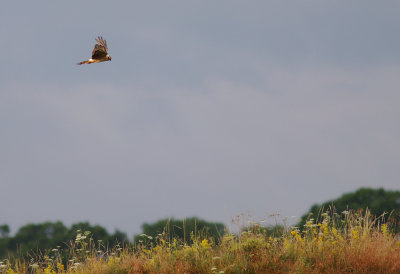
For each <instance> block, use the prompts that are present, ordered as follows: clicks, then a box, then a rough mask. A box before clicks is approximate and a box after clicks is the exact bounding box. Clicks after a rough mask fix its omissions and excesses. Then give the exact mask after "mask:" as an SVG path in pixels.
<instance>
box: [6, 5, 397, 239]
mask: <svg viewBox="0 0 400 274" xmlns="http://www.w3.org/2000/svg"><path fill="white" fill-rule="evenodd" d="M25 2H26V3H25V4H24V5H22V4H21V3H20V2H15V1H14V2H11V1H7V2H6V3H2V4H1V7H0V37H1V39H0V49H1V53H0V63H1V65H0V128H1V134H0V187H1V191H0V224H1V223H7V224H9V225H11V227H12V229H13V230H14V231H15V230H16V229H17V228H18V227H20V226H21V225H25V224H27V223H30V222H43V221H48V220H49V221H56V220H61V221H63V222H64V223H65V224H67V225H70V224H72V223H75V222H79V221H86V220H88V221H90V222H91V223H93V224H100V225H102V226H105V227H106V228H108V229H109V231H110V232H112V231H113V230H114V229H115V228H118V229H121V230H123V231H125V232H128V233H129V234H130V235H131V234H132V233H139V232H140V225H141V224H142V223H143V222H152V221H155V220H158V219H160V218H166V217H171V216H174V217H177V218H182V217H185V216H192V215H196V216H199V217H201V218H204V219H206V220H210V221H221V222H224V223H229V222H230V220H231V218H232V217H233V216H235V215H237V214H240V213H241V212H243V211H248V212H250V213H251V214H252V215H253V216H254V219H255V220H262V219H264V218H265V217H267V216H269V215H270V214H273V213H279V214H281V216H282V217H285V216H288V217H291V216H297V217H299V216H300V215H302V214H303V213H305V212H306V210H307V209H308V208H309V207H310V206H311V205H312V204H314V203H317V202H323V201H325V200H328V199H332V198H336V197H338V196H340V195H341V194H343V193H344V192H348V191H354V190H356V189H357V188H359V187H384V188H386V189H397V190H398V189H399V175H400V169H399V163H400V127H399V122H398V118H399V116H400V107H399V104H400V103H399V102H400V95H399V89H398V87H399V86H400V83H399V82H400V80H399V79H400V78H399V75H400V54H399V49H400V35H399V28H400V17H399V16H398V15H399V12H400V3H399V2H398V1H384V2H382V1H379V2H377V1H365V0H360V1H351V2H349V1H320V0H318V1H282V0H279V1H266V0H262V1H261V0H260V1H235V0H230V1H227V0H226V1H223V0H219V1H211V0H209V1H208V0H207V1H197V2H194V1H183V0H182V1H146V2H143V1H117V2H116V3H115V2H110V1H95V2H94V1H93V2H91V3H87V2H88V1H87V2H85V3H80V2H79V3H77V2H71V1H25ZM98 35H103V36H104V38H105V39H106V40H107V42H108V45H109V51H110V55H111V56H112V61H111V62H107V63H101V64H94V65H86V66H77V65H76V63H77V62H79V61H82V60H84V59H85V58H88V57H89V56H90V54H91V51H92V49H93V46H94V43H95V41H94V38H95V37H96V36H98Z"/></svg>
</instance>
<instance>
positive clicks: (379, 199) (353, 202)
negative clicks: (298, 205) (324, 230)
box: [298, 188, 400, 231]
mask: <svg viewBox="0 0 400 274" xmlns="http://www.w3.org/2000/svg"><path fill="white" fill-rule="evenodd" d="M366 208H368V210H370V212H371V214H373V215H374V216H376V217H379V216H382V214H384V213H386V214H387V215H386V218H385V219H384V220H386V221H390V222H389V223H390V224H391V225H392V227H393V229H394V230H395V231H398V228H399V225H400V223H399V221H400V218H399V217H400V191H387V190H384V189H383V188H379V189H372V188H360V189H358V190H357V191H355V192H351V193H345V194H343V195H342V196H341V197H340V198H338V199H335V200H330V201H327V202H325V203H322V204H314V205H313V206H312V207H311V208H310V210H309V212H308V213H306V214H304V215H303V216H302V217H301V220H300V222H299V223H298V226H299V227H300V228H302V227H303V225H304V224H305V223H306V221H307V219H309V218H314V219H315V220H316V221H320V218H321V213H323V212H326V211H327V210H328V209H331V211H332V209H333V210H334V211H336V212H337V213H339V214H340V213H342V212H343V211H345V210H360V209H362V210H365V209H366ZM389 214H390V215H389Z"/></svg>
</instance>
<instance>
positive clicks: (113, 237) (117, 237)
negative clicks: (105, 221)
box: [68, 222, 129, 247]
mask: <svg viewBox="0 0 400 274" xmlns="http://www.w3.org/2000/svg"><path fill="white" fill-rule="evenodd" d="M78 230H80V231H82V232H85V231H90V232H91V234H90V235H91V237H92V238H93V240H94V242H95V243H96V244H97V243H98V241H99V240H101V241H102V242H103V243H104V244H105V245H106V247H113V246H115V245H116V244H121V245H124V244H128V243H129V241H128V237H127V235H126V234H125V233H123V232H121V231H119V230H116V231H115V232H114V234H109V233H108V232H107V230H106V229H105V228H104V227H102V226H99V225H94V226H92V225H90V224H89V223H88V222H81V223H76V224H73V225H72V226H71V228H70V229H69V231H68V238H69V239H75V237H76V234H77V231H78Z"/></svg>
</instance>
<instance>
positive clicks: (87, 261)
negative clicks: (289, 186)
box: [0, 211, 400, 273]
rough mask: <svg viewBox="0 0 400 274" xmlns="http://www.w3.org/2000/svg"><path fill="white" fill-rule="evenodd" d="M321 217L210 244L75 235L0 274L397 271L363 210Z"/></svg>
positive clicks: (385, 235) (6, 265)
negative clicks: (128, 242)
mask: <svg viewBox="0 0 400 274" xmlns="http://www.w3.org/2000/svg"><path fill="white" fill-rule="evenodd" d="M322 216H323V218H322V221H321V222H318V223H316V222H314V221H313V219H309V220H308V221H307V223H306V225H305V226H304V227H302V228H297V227H287V228H285V229H284V230H283V231H281V233H277V234H275V235H272V234H271V233H268V232H267V231H268V230H265V229H263V227H262V226H260V225H259V224H252V225H251V226H250V227H247V228H245V227H242V229H241V231H240V232H239V233H237V234H233V233H226V234H225V235H223V236H221V239H219V241H218V242H219V243H218V245H216V244H215V241H214V240H213V239H210V238H207V237H206V235H194V233H192V234H191V237H192V241H191V243H190V244H187V241H186V243H185V241H183V240H178V239H170V238H169V237H166V235H165V233H163V234H161V235H159V236H158V237H157V241H156V244H146V243H145V242H143V243H141V244H140V245H138V246H135V247H119V246H116V247H113V248H111V249H107V248H105V247H104V246H103V245H102V244H101V243H94V242H93V241H92V240H91V237H90V234H89V233H86V234H85V233H84V232H83V233H82V232H78V235H77V238H76V239H75V241H73V242H72V243H71V244H70V245H69V247H68V248H67V249H66V250H64V251H63V252H64V255H63V256H65V253H66V254H67V255H68V256H67V257H68V258H67V259H63V258H65V257H63V256H62V255H61V254H62V253H63V252H61V250H59V249H54V250H52V251H49V252H48V253H46V254H41V255H38V256H37V257H36V258H35V257H32V259H31V260H30V261H21V260H18V259H15V260H11V259H10V260H5V261H3V262H1V264H0V273H28V272H30V273H287V272H289V273H311V272H312V273H350V272H351V273H400V239H398V237H396V235H393V233H392V232H391V231H390V229H389V226H388V225H387V224H385V223H384V224H382V223H381V222H380V220H381V219H379V218H374V217H372V216H371V215H370V214H369V212H368V211H365V213H361V212H347V211H345V212H343V213H341V214H340V215H339V214H330V212H328V213H325V214H322ZM149 240H153V239H149ZM65 260H66V261H65Z"/></svg>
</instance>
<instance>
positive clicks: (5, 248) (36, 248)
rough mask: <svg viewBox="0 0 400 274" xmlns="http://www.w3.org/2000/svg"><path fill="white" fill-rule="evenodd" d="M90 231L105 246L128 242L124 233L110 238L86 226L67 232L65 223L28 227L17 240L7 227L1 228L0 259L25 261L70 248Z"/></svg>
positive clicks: (106, 233)
mask: <svg viewBox="0 0 400 274" xmlns="http://www.w3.org/2000/svg"><path fill="white" fill-rule="evenodd" d="M78 230H81V231H90V232H91V233H92V235H93V240H94V241H95V242H98V240H101V241H102V242H103V243H104V245H110V246H115V245H116V244H123V243H124V242H127V241H128V240H127V236H126V234H125V233H122V232H120V231H118V230H117V231H115V233H114V234H109V233H108V232H107V230H106V229H105V228H103V227H101V226H98V225H95V226H91V225H90V224H89V223H87V222H83V223H77V224H73V225H72V226H71V228H69V229H68V228H67V227H66V226H65V225H64V224H63V223H62V222H45V223H41V224H28V225H25V226H23V227H21V228H20V229H19V230H18V231H17V233H16V234H15V236H14V237H9V235H8V234H9V231H10V229H9V227H8V225H2V226H0V235H1V236H2V237H1V238H0V259H1V258H4V257H7V256H9V255H15V254H17V253H18V255H19V256H22V257H26V256H27V255H28V254H30V253H40V252H44V251H45V250H51V249H53V248H56V247H61V248H64V247H67V246H68V245H69V244H70V241H71V239H74V238H75V236H76V234H77V231H78Z"/></svg>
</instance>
